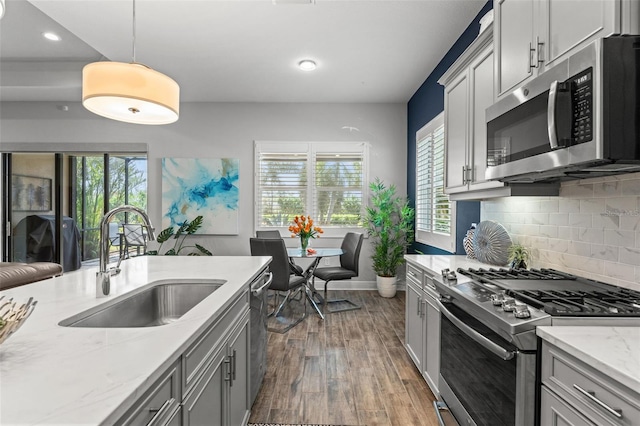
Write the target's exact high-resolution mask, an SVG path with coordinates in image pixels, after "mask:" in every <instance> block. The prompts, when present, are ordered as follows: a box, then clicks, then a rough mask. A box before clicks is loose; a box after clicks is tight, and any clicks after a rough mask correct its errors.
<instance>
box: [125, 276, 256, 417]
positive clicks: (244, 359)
mask: <svg viewBox="0 0 640 426" xmlns="http://www.w3.org/2000/svg"><path fill="white" fill-rule="evenodd" d="M247 289H248V286H247ZM249 339H250V333H249V292H248V291H246V292H243V293H242V294H240V295H238V296H237V297H236V298H235V299H234V300H233V301H232V302H231V303H230V304H229V307H228V308H226V310H225V311H224V312H223V313H222V314H221V315H220V316H219V317H218V318H216V319H215V320H214V321H213V323H212V324H211V325H209V326H208V327H207V328H206V329H205V330H204V331H203V332H202V333H201V334H200V335H199V336H198V337H197V338H196V339H194V342H193V343H192V344H191V345H190V346H189V347H188V348H187V349H186V350H185V351H184V352H183V353H182V354H181V355H180V356H179V357H178V358H177V359H176V360H175V361H174V362H173V363H172V364H171V367H169V368H168V369H167V370H166V371H165V372H164V373H163V374H161V375H160V376H159V378H158V379H157V380H156V382H155V383H154V384H153V385H152V386H151V387H150V388H149V389H148V390H147V391H146V392H145V393H144V394H143V396H142V397H140V398H139V399H138V400H137V401H136V403H135V404H133V407H132V408H130V409H129V410H128V411H127V412H126V413H125V415H124V416H123V417H122V418H121V419H120V421H118V422H117V424H118V425H125V426H128V425H131V426H134V425H135V426H140V425H148V426H205V425H206V426H239V425H244V424H246V423H247V421H248V419H249V414H250V409H251V407H250V405H249V404H250V395H249V391H250V383H249V380H250V379H249V368H250V366H249V349H250V346H249V345H250V341H249Z"/></svg>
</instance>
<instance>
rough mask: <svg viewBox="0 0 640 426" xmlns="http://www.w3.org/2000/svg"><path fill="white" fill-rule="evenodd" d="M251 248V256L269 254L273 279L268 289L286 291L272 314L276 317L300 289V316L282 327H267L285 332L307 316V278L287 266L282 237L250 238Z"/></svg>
mask: <svg viewBox="0 0 640 426" xmlns="http://www.w3.org/2000/svg"><path fill="white" fill-rule="evenodd" d="M249 246H250V248H251V256H271V257H272V260H271V263H270V264H269V270H270V271H271V273H272V274H273V281H272V282H271V285H270V286H269V290H275V291H276V292H277V293H279V292H286V294H285V297H284V300H283V301H282V303H280V304H279V305H278V307H277V308H276V309H275V311H274V313H273V316H274V317H277V316H278V315H279V314H280V313H281V311H282V309H283V308H284V306H285V305H286V304H287V303H290V302H291V300H292V299H293V296H294V294H295V293H296V292H298V291H302V292H304V293H303V296H302V298H301V299H302V301H303V303H304V314H303V315H302V317H300V318H298V319H295V320H293V322H292V323H290V324H289V325H287V326H286V327H285V328H284V329H276V328H269V330H271V331H275V332H278V333H286V332H287V331H289V330H290V329H291V328H293V327H295V326H296V325H298V324H300V322H301V321H302V320H304V319H305V318H306V316H307V298H306V292H307V278H306V277H304V276H302V275H298V274H292V273H291V269H290V267H289V257H288V256H287V247H286V246H285V245H284V240H283V239H282V238H251V239H250V240H249ZM276 304H277V302H276Z"/></svg>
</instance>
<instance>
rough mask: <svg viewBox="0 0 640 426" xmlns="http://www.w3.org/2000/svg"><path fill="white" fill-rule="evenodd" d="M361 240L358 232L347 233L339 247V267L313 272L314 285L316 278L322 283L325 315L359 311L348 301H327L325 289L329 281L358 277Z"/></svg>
mask: <svg viewBox="0 0 640 426" xmlns="http://www.w3.org/2000/svg"><path fill="white" fill-rule="evenodd" d="M363 240H364V235H363V234H361V233H358V232H347V234H346V235H345V236H344V239H343V240H342V245H341V246H340V248H341V249H342V251H343V253H342V255H340V266H328V267H324V268H316V269H315V271H313V280H314V284H315V278H316V277H318V278H319V279H321V280H323V281H324V312H325V313H330V314H332V313H335V312H343V311H351V310H354V309H360V306H358V305H356V304H355V303H353V302H352V301H350V300H348V299H333V300H329V299H328V298H327V288H328V287H329V282H331V281H338V280H350V279H351V278H354V277H357V276H358V262H359V261H360V250H361V249H362V241H363ZM314 287H315V286H314ZM331 305H333V306H336V308H333V309H332V308H330V306H331ZM345 305H346V306H345Z"/></svg>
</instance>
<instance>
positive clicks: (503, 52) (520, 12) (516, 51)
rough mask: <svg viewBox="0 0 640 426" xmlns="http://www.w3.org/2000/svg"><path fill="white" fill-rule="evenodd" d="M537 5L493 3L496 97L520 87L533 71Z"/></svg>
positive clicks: (531, 0)
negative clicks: (534, 28) (535, 11)
mask: <svg viewBox="0 0 640 426" xmlns="http://www.w3.org/2000/svg"><path fill="white" fill-rule="evenodd" d="M536 3H537V0H502V1H497V2H494V14H495V15H494V16H495V20H494V23H493V25H494V31H495V34H494V42H495V51H496V56H495V59H494V61H495V68H496V71H497V72H496V81H495V84H496V90H497V93H498V95H501V94H503V93H508V92H509V91H511V90H512V89H514V88H516V87H518V86H520V84H522V82H523V81H525V80H526V79H528V78H529V77H531V76H532V75H533V74H534V70H536V66H537V64H536V63H534V60H536V58H535V55H534V53H535V47H536V46H534V43H535V39H536V38H535V36H534V30H533V27H534V18H535V13H534V7H535V4H536ZM532 65H533V66H532Z"/></svg>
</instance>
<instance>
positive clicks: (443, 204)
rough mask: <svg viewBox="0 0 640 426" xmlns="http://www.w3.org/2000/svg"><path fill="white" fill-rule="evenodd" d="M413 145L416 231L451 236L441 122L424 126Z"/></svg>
mask: <svg viewBox="0 0 640 426" xmlns="http://www.w3.org/2000/svg"><path fill="white" fill-rule="evenodd" d="M425 128H426V132H422V135H421V136H422V137H421V138H419V140H418V141H417V143H416V230H417V231H418V232H420V231H422V232H426V233H439V234H444V235H450V234H451V223H452V219H453V218H452V214H451V202H450V201H449V196H448V195H446V194H445V193H444V167H445V164H444V163H445V161H444V160H445V152H444V120H443V119H440V116H439V117H437V118H436V119H434V121H433V122H431V123H429V124H428V125H427V126H425Z"/></svg>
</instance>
